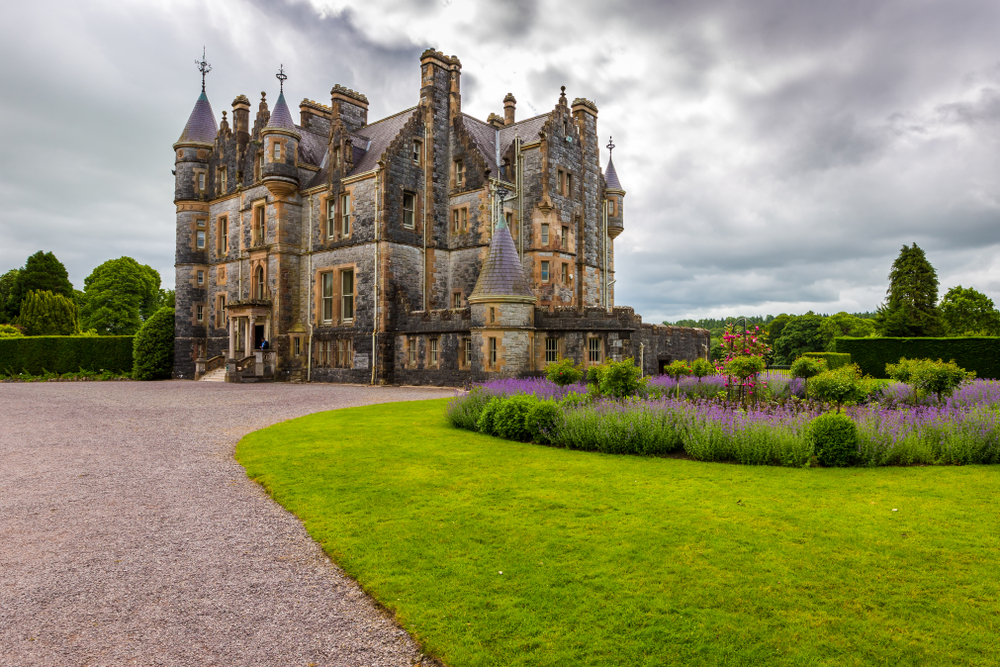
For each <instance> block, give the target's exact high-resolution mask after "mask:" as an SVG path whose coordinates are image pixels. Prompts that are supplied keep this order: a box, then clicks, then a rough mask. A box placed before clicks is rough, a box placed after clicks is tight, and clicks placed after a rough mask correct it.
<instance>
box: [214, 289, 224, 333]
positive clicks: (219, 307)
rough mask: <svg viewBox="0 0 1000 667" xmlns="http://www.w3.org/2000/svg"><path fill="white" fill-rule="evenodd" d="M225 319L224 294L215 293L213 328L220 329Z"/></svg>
mask: <svg viewBox="0 0 1000 667" xmlns="http://www.w3.org/2000/svg"><path fill="white" fill-rule="evenodd" d="M225 321H226V295H225V293H223V294H216V295H215V328H216V329H221V328H222V327H223V326H224V325H225Z"/></svg>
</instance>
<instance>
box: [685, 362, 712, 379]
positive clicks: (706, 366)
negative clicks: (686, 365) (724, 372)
mask: <svg viewBox="0 0 1000 667" xmlns="http://www.w3.org/2000/svg"><path fill="white" fill-rule="evenodd" d="M714 373H715V366H714V365H713V364H712V362H711V361H709V360H708V359H701V358H699V359H695V360H694V361H693V362H691V374H692V375H694V376H695V377H696V378H698V382H701V379H702V378H703V377H708V376H709V375H713V374H714Z"/></svg>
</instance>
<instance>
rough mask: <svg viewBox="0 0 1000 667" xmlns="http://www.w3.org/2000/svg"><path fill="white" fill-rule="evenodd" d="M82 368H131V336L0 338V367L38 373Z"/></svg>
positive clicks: (117, 370) (113, 370)
mask: <svg viewBox="0 0 1000 667" xmlns="http://www.w3.org/2000/svg"><path fill="white" fill-rule="evenodd" d="M81 368H86V369H89V370H94V371H100V370H103V371H108V372H111V373H115V374H117V373H131V372H132V336H100V337H94V336H19V337H15V338H0V370H3V371H4V372H7V373H12V374H19V373H27V374H30V375H40V374H42V373H44V372H46V371H48V372H52V373H75V372H77V371H79V370H80V369H81Z"/></svg>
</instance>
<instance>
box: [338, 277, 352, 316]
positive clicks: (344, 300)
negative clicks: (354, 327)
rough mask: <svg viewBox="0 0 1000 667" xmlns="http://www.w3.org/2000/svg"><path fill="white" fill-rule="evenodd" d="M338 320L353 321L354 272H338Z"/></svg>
mask: <svg viewBox="0 0 1000 667" xmlns="http://www.w3.org/2000/svg"><path fill="white" fill-rule="evenodd" d="M340 319H341V321H343V322H353V321H354V271H351V270H347V271H341V272H340Z"/></svg>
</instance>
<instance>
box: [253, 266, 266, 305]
mask: <svg viewBox="0 0 1000 667" xmlns="http://www.w3.org/2000/svg"><path fill="white" fill-rule="evenodd" d="M253 291H254V294H256V296H255V297H254V298H255V299H260V300H261V301H263V300H264V299H266V298H267V296H266V295H267V273H266V272H265V271H264V265H263V264H258V265H257V268H256V269H255V270H254V272H253Z"/></svg>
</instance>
